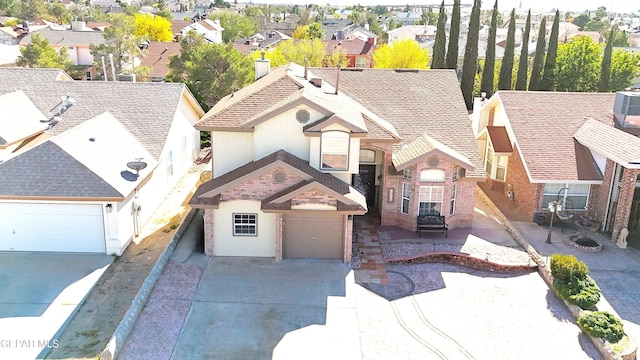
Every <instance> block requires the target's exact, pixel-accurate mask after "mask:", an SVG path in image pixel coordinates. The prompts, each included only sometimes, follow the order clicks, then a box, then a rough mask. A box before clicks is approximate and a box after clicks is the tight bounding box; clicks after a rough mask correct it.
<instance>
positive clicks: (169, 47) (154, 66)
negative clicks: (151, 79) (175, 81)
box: [140, 41, 182, 76]
mask: <svg viewBox="0 0 640 360" xmlns="http://www.w3.org/2000/svg"><path fill="white" fill-rule="evenodd" d="M181 52H182V48H181V46H180V43H179V42H160V41H151V42H150V43H149V46H148V47H147V54H146V55H145V56H144V57H143V58H142V61H141V62H140V65H141V66H148V67H150V68H151V73H149V76H165V75H167V74H168V73H169V57H170V56H171V55H178V56H180V53H181Z"/></svg>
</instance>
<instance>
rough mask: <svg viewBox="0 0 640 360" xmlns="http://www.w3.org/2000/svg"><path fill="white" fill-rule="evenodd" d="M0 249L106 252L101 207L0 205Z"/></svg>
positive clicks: (82, 205) (84, 205)
mask: <svg viewBox="0 0 640 360" xmlns="http://www.w3.org/2000/svg"><path fill="white" fill-rule="evenodd" d="M0 250H5V251H6V250H13V251H64V252H104V251H105V242H104V225H103V219H102V207H101V206H100V205H86V204H27V203H0Z"/></svg>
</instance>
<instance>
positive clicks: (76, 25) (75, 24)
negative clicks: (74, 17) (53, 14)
mask: <svg viewBox="0 0 640 360" xmlns="http://www.w3.org/2000/svg"><path fill="white" fill-rule="evenodd" d="M71 30H73V31H85V30H87V23H86V22H84V21H72V22H71Z"/></svg>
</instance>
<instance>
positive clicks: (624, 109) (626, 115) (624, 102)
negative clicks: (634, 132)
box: [613, 91, 640, 128]
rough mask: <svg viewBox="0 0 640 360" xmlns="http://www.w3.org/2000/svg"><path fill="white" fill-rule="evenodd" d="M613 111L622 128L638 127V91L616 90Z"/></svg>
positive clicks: (639, 97)
mask: <svg viewBox="0 0 640 360" xmlns="http://www.w3.org/2000/svg"><path fill="white" fill-rule="evenodd" d="M613 113H614V115H615V117H616V120H617V121H618V123H619V124H620V126H622V127H624V128H637V127H640V92H636V91H620V92H617V93H616V99H615V102H614V104H613Z"/></svg>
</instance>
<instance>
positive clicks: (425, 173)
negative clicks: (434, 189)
mask: <svg viewBox="0 0 640 360" xmlns="http://www.w3.org/2000/svg"><path fill="white" fill-rule="evenodd" d="M444 177H445V174H444V170H441V169H428V170H422V171H420V181H422V182H444Z"/></svg>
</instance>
